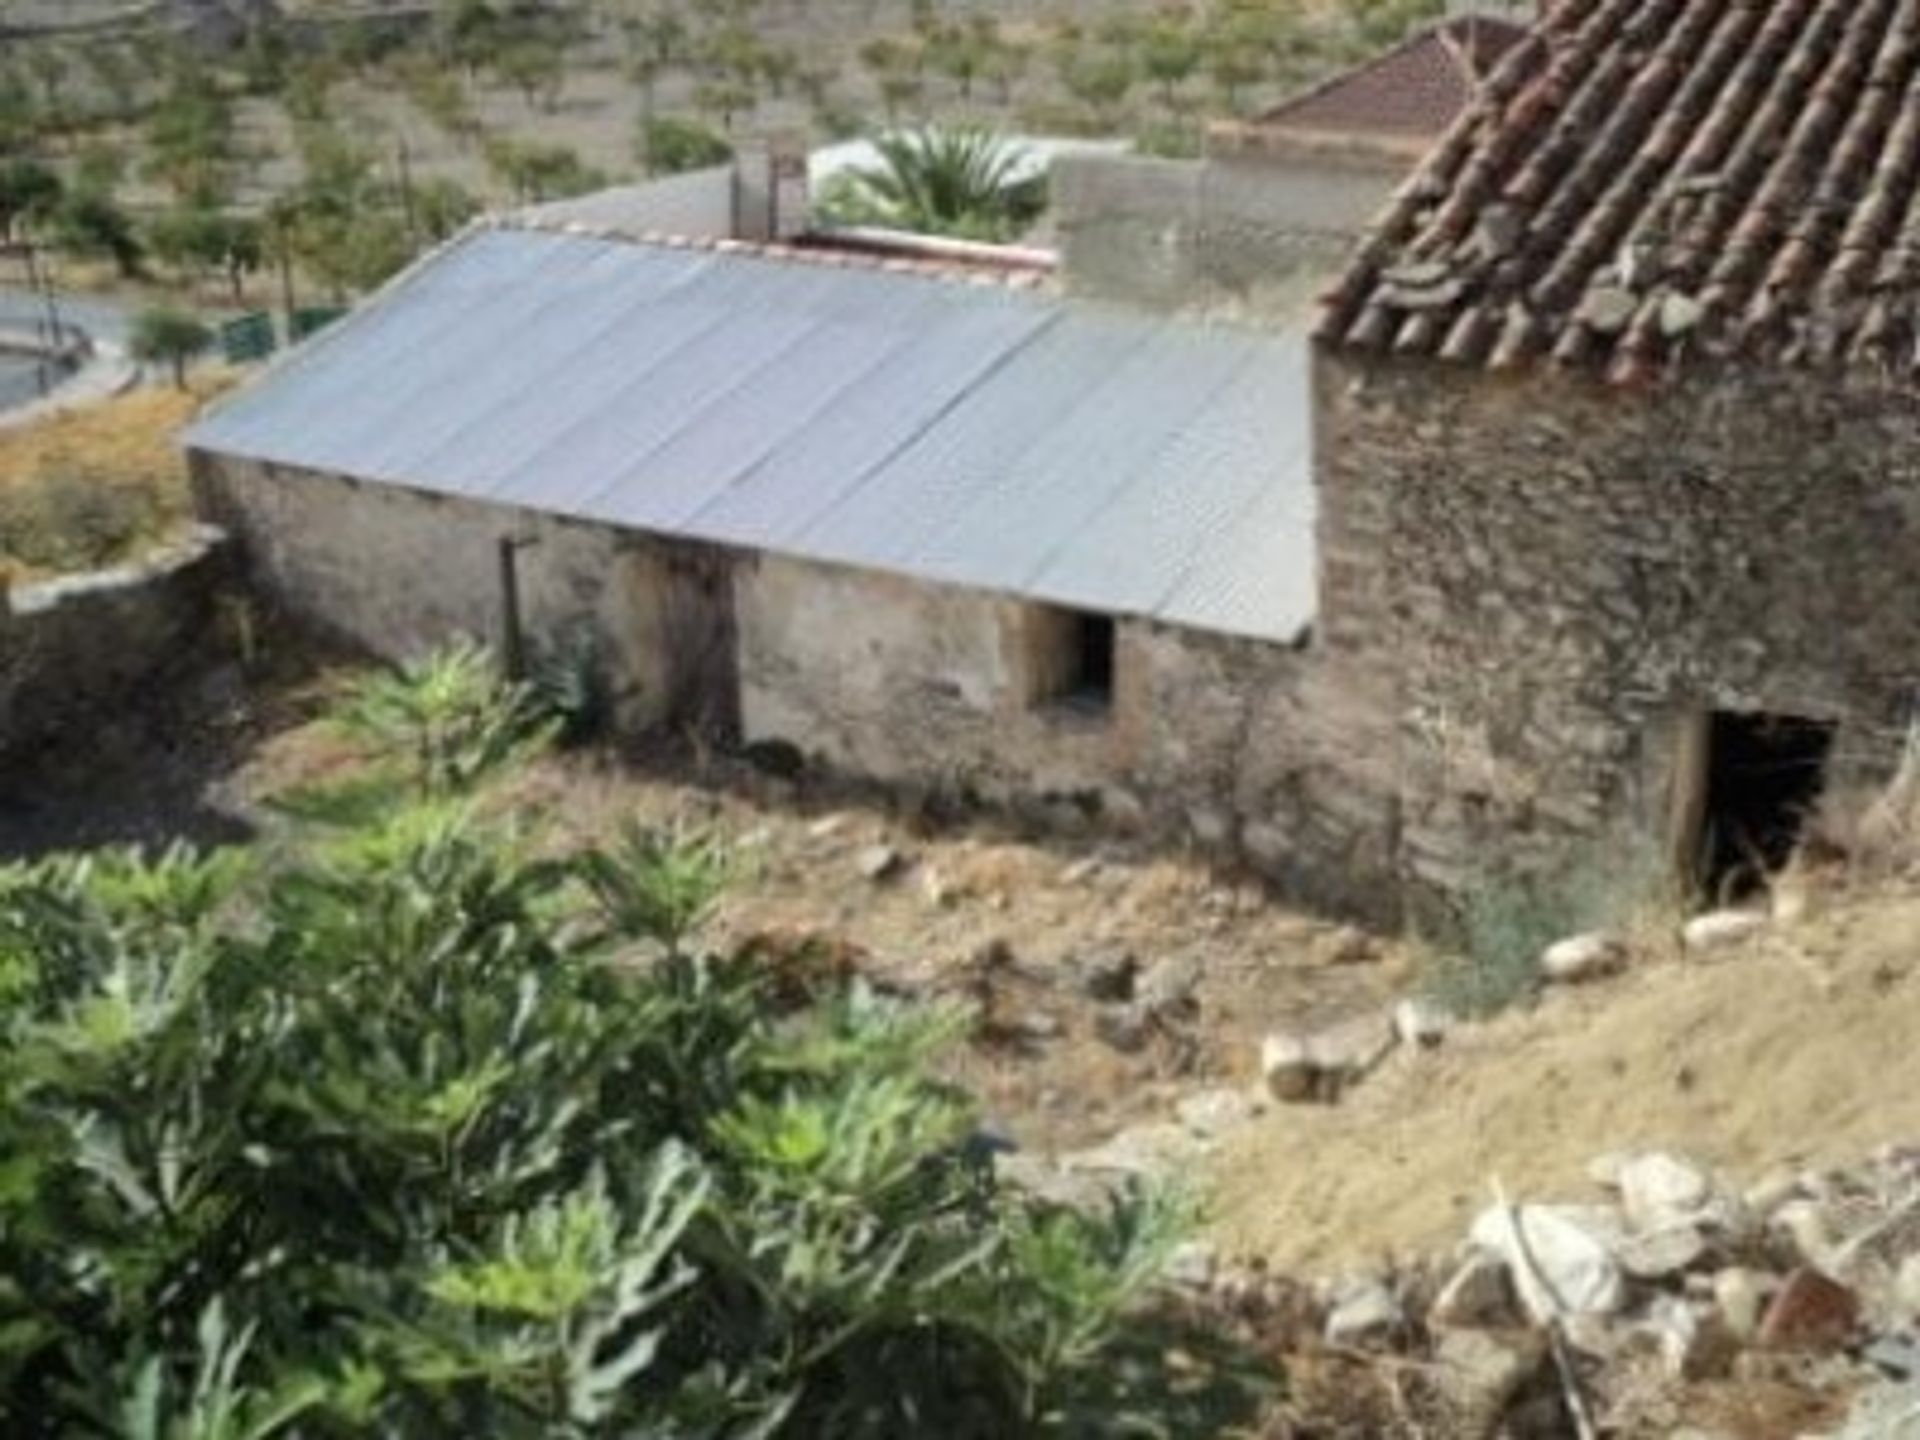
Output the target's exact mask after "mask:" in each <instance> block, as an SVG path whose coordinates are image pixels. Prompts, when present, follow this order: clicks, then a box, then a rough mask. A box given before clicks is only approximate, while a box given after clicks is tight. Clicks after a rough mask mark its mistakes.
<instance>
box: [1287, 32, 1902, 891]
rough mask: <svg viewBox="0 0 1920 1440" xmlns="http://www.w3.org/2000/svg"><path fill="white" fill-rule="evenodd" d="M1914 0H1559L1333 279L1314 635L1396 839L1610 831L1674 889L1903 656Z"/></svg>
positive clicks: (1745, 826)
mask: <svg viewBox="0 0 1920 1440" xmlns="http://www.w3.org/2000/svg"><path fill="white" fill-rule="evenodd" d="M1916 216H1920V5H1916V4H1913V3H1911V0H1781V3H1774V4H1754V3H1723V0H1560V3H1558V4H1557V5H1555V6H1553V7H1551V9H1550V10H1549V12H1548V13H1547V15H1546V17H1545V18H1544V19H1543V20H1542V21H1541V22H1540V24H1539V25H1538V26H1536V27H1535V28H1534V30H1533V31H1532V32H1531V33H1530V35H1529V36H1528V37H1527V38H1526V39H1525V40H1524V41H1523V42H1522V43H1520V44H1519V45H1518V46H1516V47H1515V48H1514V49H1513V50H1511V51H1510V52H1509V53H1508V54H1507V55H1506V57H1505V59H1504V60H1503V61H1502V62H1501V63H1500V64H1499V65H1498V66H1497V67H1496V68H1495V70H1494V71H1493V73H1492V74H1491V76H1490V77H1489V78H1488V79H1487V81H1486V83H1485V85H1484V86H1483V88H1482V90H1481V92H1480V95H1479V97H1478V98H1477V99H1476V101H1475V102H1474V105H1473V107H1472V109H1471V111H1470V112H1469V114H1468V115H1467V116H1466V117H1465V118H1464V119H1463V120H1462V122H1461V123H1460V124H1459V125H1458V126H1456V127H1455V129H1454V130H1453V131H1452V132H1451V133H1450V134H1449V135H1448V137H1447V138H1446V140H1445V141H1444V142H1443V143H1442V144H1441V145H1440V147H1439V148H1438V149H1437V151H1436V152H1435V153H1434V154H1433V155H1432V156H1431V157H1430V159H1429V160H1428V162H1427V163H1426V164H1425V166H1424V167H1423V168H1422V170H1421V171H1420V173H1419V174H1418V175H1417V176H1416V177H1415V178H1414V180H1413V181H1412V182H1411V183H1410V184H1409V185H1408V186H1407V187H1405V188H1404V189H1403V190H1402V191H1401V192H1400V194H1399V196H1398V198H1397V199H1396V201H1395V203H1394V204H1393V205H1392V206H1391V207H1390V209H1389V210H1388V211H1387V212H1386V213H1385V215H1384V216H1383V217H1382V219H1381V220H1380V222H1379V223H1378V225H1377V227H1376V228H1375V229H1374V230H1373V232H1372V233H1371V235H1370V237H1369V239H1368V240H1367V241H1366V243H1365V244H1364V245H1363V246H1362V247H1361V249H1360V251H1359V253H1358V255H1357V257H1356V258H1355V260H1354V261H1353V263H1352V264H1351V265H1350V267H1349V268H1348V269H1347V271H1346V272H1345V274H1344V276H1343V278H1341V280H1340V281H1339V282H1338V284H1337V285H1336V286H1335V287H1334V288H1333V290H1332V292H1331V294H1330V296H1329V297H1328V299H1327V302H1326V305H1325V308H1324V311H1323V313H1322V316H1321V319H1320V322H1319V328H1318V337H1317V354H1316V366H1315V369H1316V384H1315V413H1316V421H1317V427H1318V459H1317V479H1318V494H1319V502H1320V511H1319V516H1320V521H1319V523H1320V529H1319V539H1320V554H1319V563H1320V576H1321V591H1320V629H1319V632H1318V636H1317V638H1318V641H1319V644H1320V646H1321V648H1322V657H1323V659H1325V660H1327V661H1328V662H1329V663H1339V664H1343V665H1348V666H1352V667H1356V668H1358V669H1361V670H1367V671H1370V672H1371V673H1373V674H1375V675H1376V676H1378V677H1380V679H1381V690H1382V691H1383V692H1384V693H1387V694H1388V695H1389V696H1390V699H1389V706H1390V711H1391V719H1392V726H1393V730H1394V732H1395V733H1396V735H1397V743H1396V745H1395V749H1394V754H1393V756H1392V760H1391V764H1392V767H1393V770H1394V773H1395V780H1394V790H1395V792H1396V794H1397V796H1398V802H1399V807H1400V809H1399V818H1398V835H1397V838H1396V841H1395V850H1396V854H1397V866H1398V868H1399V870H1400V872H1401V875H1402V877H1403V878H1405V879H1410V880H1414V881H1418V882H1422V883H1424V884H1426V885H1430V886H1434V887H1437V888H1440V889H1443V890H1444V889H1453V888H1457V887H1458V886H1459V885H1460V884H1462V883H1463V882H1464V881H1465V880H1466V878H1467V877H1468V875H1469V874H1470V873H1471V871H1472V870H1473V869H1474V868H1475V867H1476V866H1477V865H1479V864H1480V863H1481V857H1483V856H1484V855H1485V854H1487V853H1488V848H1487V847H1489V846H1493V845H1499V846H1501V847H1504V848H1505V849H1507V850H1509V851H1512V850H1514V849H1515V848H1516V847H1518V848H1519V849H1520V850H1521V852H1522V853H1523V854H1524V853H1534V854H1539V855H1545V854H1549V853H1552V852H1553V851H1555V850H1564V849H1565V848H1566V847H1568V846H1569V845H1574V846H1577V845H1579V844H1582V843H1588V842H1590V840H1591V837H1594V836H1596V835H1599V834H1601V833H1603V832H1605V831H1607V830H1609V829H1611V828H1617V827H1624V828H1625V829H1626V830H1628V831H1629V832H1630V834H1631V835H1635V836H1638V837H1641V838H1642V839H1643V840H1645V841H1648V842H1650V843H1657V844H1660V845H1663V846H1666V847H1668V848H1669V849H1670V850H1671V853H1672V855H1673V857H1674V858H1675V859H1676V860H1677V861H1679V862H1680V863H1682V864H1683V865H1686V866H1689V867H1690V868H1693V869H1694V870H1695V872H1696V873H1701V872H1702V871H1704V873H1705V876H1706V877H1707V878H1710V879H1711V878H1715V877H1723V876H1724V875H1725V874H1726V873H1727V872H1728V871H1729V870H1734V869H1738V868H1740V867H1741V866H1743V865H1747V864H1750V863H1752V862H1753V861H1755V860H1756V859H1759V860H1765V861H1769V862H1777V861H1778V860H1780V859H1781V858H1782V857H1783V854H1784V852H1785V851H1786V850H1787V849H1788V848H1790V847H1791V845H1792V844H1793V843H1794V840H1795V838H1796V833H1797V830H1798V827H1799V825H1800V823H1801V820H1802V817H1803V816H1804V814H1805V812H1806V809H1807V807H1808V806H1809V805H1811V804H1812V803H1813V801H1814V799H1815V797H1816V796H1817V794H1818V793H1819V792H1820V791H1821V790H1822V788H1823V787H1825V788H1826V789H1827V790H1828V791H1829V792H1830V793H1832V794H1839V793H1843V792H1846V791H1849V790H1852V789H1854V788H1855V787H1856V786H1866V785H1870V784H1872V783H1874V782H1876V781H1878V780H1881V779H1883V778H1884V777H1885V775H1886V774H1887V773H1888V771H1889V770H1890V769H1891V768H1892V767H1893V766H1894V764H1895V762H1896V761H1897V759H1898V757H1899V754H1900V751H1901V746H1902V744H1903V741H1904V737H1905V735H1906V733H1907V727H1908V725H1909V723H1910V722H1911V720H1912V718H1913V713H1914V701H1915V697H1916V685H1917V684H1920V587H1916V585H1915V584H1914V576H1915V573H1916V565H1917V564H1920V449H1917V448H1916V442H1917V441H1920V405H1917V404H1916V401H1915V393H1916V392H1915V389H1914V381H1915V364H1916V354H1917V353H1920V351H1917V350H1916V342H1917V341H1920V329H1917V328H1916V325H1917V322H1920V222H1916Z"/></svg>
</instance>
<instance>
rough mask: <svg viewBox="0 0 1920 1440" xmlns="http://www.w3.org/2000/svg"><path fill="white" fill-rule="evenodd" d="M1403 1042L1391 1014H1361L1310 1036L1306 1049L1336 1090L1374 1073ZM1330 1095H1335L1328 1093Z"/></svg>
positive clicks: (1330, 1096) (1327, 1081)
mask: <svg viewBox="0 0 1920 1440" xmlns="http://www.w3.org/2000/svg"><path fill="white" fill-rule="evenodd" d="M1399 1043H1400V1037H1399V1035H1398V1034H1397V1033H1396V1031H1395V1029H1394V1025H1393V1017H1392V1016H1390V1015H1358V1016H1355V1017H1354V1018H1353V1019H1351V1020H1346V1021H1343V1022H1341V1023H1340V1024H1338V1025H1335V1026H1332V1027H1330V1028H1329V1029H1326V1030H1322V1031H1320V1032H1319V1033H1318V1034H1316V1035H1313V1036H1311V1037H1309V1039H1308V1040H1307V1050H1308V1053H1310V1054H1311V1055H1312V1057H1313V1060H1314V1063H1315V1064H1316V1065H1317V1066H1318V1067H1319V1069H1320V1072H1321V1074H1322V1076H1323V1077H1325V1078H1324V1079H1323V1082H1322V1083H1323V1086H1324V1085H1326V1084H1328V1083H1329V1082H1330V1083H1331V1086H1332V1090H1333V1092H1335V1093H1337V1091H1338V1090H1340V1089H1344V1088H1345V1087H1346V1086H1348V1085H1350V1084H1352V1083H1353V1082H1354V1081H1356V1080H1359V1079H1362V1078H1364V1077H1365V1076H1367V1075H1369V1074H1371V1073H1372V1072H1373V1071H1374V1070H1375V1069H1376V1068H1377V1067H1378V1066H1379V1064H1380V1062H1381V1061H1383V1060H1385V1059H1386V1058H1387V1056H1388V1055H1390V1054H1392V1053H1393V1047H1394V1046H1395V1045H1397V1044H1399ZM1329 1098H1333V1097H1332V1095H1331V1094H1330V1095H1329Z"/></svg>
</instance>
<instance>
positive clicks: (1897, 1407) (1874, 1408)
mask: <svg viewBox="0 0 1920 1440" xmlns="http://www.w3.org/2000/svg"><path fill="white" fill-rule="evenodd" d="M1834 1440H1920V1385H1876V1386H1873V1387H1872V1388H1870V1389H1867V1390H1863V1391H1861V1392H1860V1394H1859V1395H1858V1396H1856V1397H1855V1398H1854V1402H1853V1408H1852V1410H1850V1411H1849V1412H1848V1414H1847V1423H1846V1427H1845V1428H1844V1429H1843V1430H1841V1431H1840V1433H1839V1434H1838V1435H1836V1436H1835V1437H1834Z"/></svg>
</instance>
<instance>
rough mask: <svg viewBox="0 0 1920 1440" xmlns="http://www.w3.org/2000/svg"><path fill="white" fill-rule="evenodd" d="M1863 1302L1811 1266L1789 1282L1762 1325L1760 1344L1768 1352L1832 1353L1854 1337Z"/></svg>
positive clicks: (1782, 1288)
mask: <svg viewBox="0 0 1920 1440" xmlns="http://www.w3.org/2000/svg"><path fill="white" fill-rule="evenodd" d="M1859 1322H1860V1300H1859V1297H1858V1296H1856V1295H1855V1294H1854V1293H1853V1291H1851V1290H1849V1289H1848V1288H1847V1287H1846V1286H1844V1285H1842V1284H1840V1283H1839V1282H1838V1281H1837V1280H1830V1279H1828V1278H1827V1277H1826V1276H1825V1275H1822V1274H1821V1273H1820V1272H1819V1271H1818V1270H1815V1269H1813V1268H1811V1267H1810V1266H1805V1265H1803V1266H1801V1267H1800V1268H1799V1269H1797V1270H1795V1271H1794V1272H1793V1273H1792V1274H1791V1275H1789V1276H1788V1277H1787V1279H1786V1283H1784V1284H1783V1285H1782V1286H1781V1287H1780V1292H1779V1293H1778V1294H1777V1295H1775V1296H1774V1297H1773V1303H1772V1304H1770V1305H1768V1307H1767V1314H1766V1318H1765V1319H1763V1320H1762V1321H1761V1322H1760V1333H1759V1342H1760V1344H1761V1345H1762V1346H1764V1347H1765V1348H1766V1349H1769V1350H1799V1351H1813V1352H1816V1353H1831V1352H1833V1351H1836V1350H1839V1349H1840V1348H1842V1347H1843V1346H1845V1345H1846V1343H1847V1342H1848V1341H1849V1340H1851V1339H1852V1338H1853V1332H1854V1328H1855V1327H1856V1326H1857V1325H1858V1324H1859Z"/></svg>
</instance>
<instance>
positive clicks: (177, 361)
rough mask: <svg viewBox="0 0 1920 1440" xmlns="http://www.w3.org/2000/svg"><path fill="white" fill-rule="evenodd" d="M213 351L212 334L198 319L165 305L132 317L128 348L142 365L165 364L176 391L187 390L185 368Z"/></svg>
mask: <svg viewBox="0 0 1920 1440" xmlns="http://www.w3.org/2000/svg"><path fill="white" fill-rule="evenodd" d="M212 348H213V331H212V330H210V329H209V328H208V327H207V326H206V324H205V323H204V322H202V321H201V320H200V319H199V318H198V317H197V316H194V315H190V314H188V313H187V312H186V311H184V310H173V309H169V308H167V307H165V306H157V307H155V308H153V309H149V310H143V311H141V312H140V313H139V314H138V315H136V316H135V317H134V320H133V330H132V332H131V334H130V335H129V337H128V344H127V349H128V351H129V353H130V354H131V355H132V356H133V358H134V359H136V360H138V361H140V362H141V363H142V364H144V365H165V366H166V367H167V368H168V369H169V370H170V371H172V373H173V383H174V386H175V388H177V389H180V390H184V389H186V388H187V366H188V364H189V363H190V362H192V361H194V360H197V359H199V358H200V357H201V356H202V355H204V354H206V353H207V351H209V350H211V349H212Z"/></svg>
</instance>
